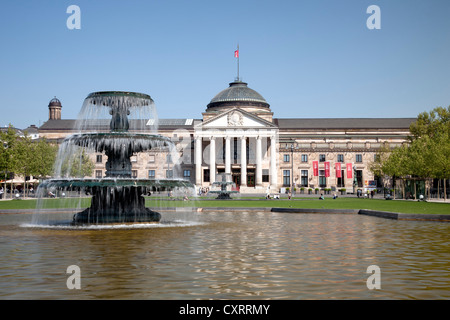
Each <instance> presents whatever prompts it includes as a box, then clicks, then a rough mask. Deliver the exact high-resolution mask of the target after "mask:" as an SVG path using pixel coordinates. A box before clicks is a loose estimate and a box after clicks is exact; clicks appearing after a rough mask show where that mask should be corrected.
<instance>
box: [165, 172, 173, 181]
mask: <svg viewBox="0 0 450 320" xmlns="http://www.w3.org/2000/svg"><path fill="white" fill-rule="evenodd" d="M166 178H168V179H169V178H173V170H166Z"/></svg>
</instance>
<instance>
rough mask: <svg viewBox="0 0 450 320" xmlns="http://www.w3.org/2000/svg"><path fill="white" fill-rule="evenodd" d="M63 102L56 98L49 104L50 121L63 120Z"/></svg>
mask: <svg viewBox="0 0 450 320" xmlns="http://www.w3.org/2000/svg"><path fill="white" fill-rule="evenodd" d="M61 108H62V105H61V101H59V100H58V99H57V98H56V97H54V98H53V99H52V100H50V102H49V103H48V119H49V120H61Z"/></svg>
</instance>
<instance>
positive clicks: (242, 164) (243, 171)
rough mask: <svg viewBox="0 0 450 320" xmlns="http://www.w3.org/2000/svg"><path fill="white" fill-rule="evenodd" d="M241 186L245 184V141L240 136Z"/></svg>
mask: <svg viewBox="0 0 450 320" xmlns="http://www.w3.org/2000/svg"><path fill="white" fill-rule="evenodd" d="M241 186H242V187H246V186H247V141H246V138H245V137H241Z"/></svg>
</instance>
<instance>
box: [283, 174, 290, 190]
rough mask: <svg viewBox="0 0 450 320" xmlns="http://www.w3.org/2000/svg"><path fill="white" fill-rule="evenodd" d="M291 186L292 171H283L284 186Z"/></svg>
mask: <svg viewBox="0 0 450 320" xmlns="http://www.w3.org/2000/svg"><path fill="white" fill-rule="evenodd" d="M290 185H291V170H283V186H285V187H289V186H290Z"/></svg>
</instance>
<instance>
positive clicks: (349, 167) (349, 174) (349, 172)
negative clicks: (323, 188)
mask: <svg viewBox="0 0 450 320" xmlns="http://www.w3.org/2000/svg"><path fill="white" fill-rule="evenodd" d="M352 178H353V164H352V163H347V179H352Z"/></svg>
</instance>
